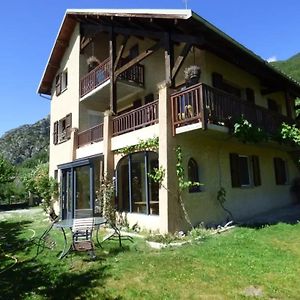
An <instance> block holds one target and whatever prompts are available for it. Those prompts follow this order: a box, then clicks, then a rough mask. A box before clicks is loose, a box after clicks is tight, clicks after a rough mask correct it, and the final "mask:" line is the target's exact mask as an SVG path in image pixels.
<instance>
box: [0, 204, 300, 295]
mask: <svg viewBox="0 0 300 300" xmlns="http://www.w3.org/2000/svg"><path fill="white" fill-rule="evenodd" d="M47 225H48V223H47V221H46V220H45V216H44V215H43V214H42V213H41V210H40V209H36V208H35V209H30V210H29V211H28V210H27V211H26V213H25V212H23V213H17V212H14V213H9V212H7V213H3V212H2V213H0V272H1V270H3V269H4V268H5V266H8V265H10V264H11V263H12V262H13V260H11V259H9V258H7V257H6V256H4V253H5V254H7V255H9V256H14V257H16V258H17V259H18V263H17V264H16V265H14V266H13V267H12V268H10V269H9V270H8V271H6V272H4V273H0V299H9V300H12V299H65V300H69V299H252V298H253V296H246V295H245V290H246V289H248V288H250V289H251V287H253V288H254V289H258V290H260V291H262V292H261V296H260V298H259V299H300V279H299V277H300V274H299V268H300V224H296V225H288V224H278V225H274V226H269V227H265V228H262V229H251V228H236V229H233V230H232V231H230V232H226V233H223V234H221V235H218V236H214V237H211V238H209V239H207V240H205V241H204V242H201V243H195V244H189V245H185V246H182V247H180V248H176V249H174V248H173V249H171V248H167V249H163V250H152V249H150V248H149V247H148V246H147V245H146V243H145V242H144V241H143V240H140V239H135V243H134V244H132V243H130V242H125V243H124V244H125V247H124V249H123V250H122V249H119V247H118V243H117V242H113V241H109V242H106V243H105V244H104V245H103V247H104V250H102V249H97V250H96V255H97V259H96V260H95V261H93V260H91V259H90V257H89V256H88V255H87V254H86V253H82V254H72V255H70V256H68V257H67V258H65V259H63V260H58V259H57V254H58V253H59V249H62V245H63V243H62V234H61V233H60V231H58V230H56V229H54V230H53V231H52V232H51V235H52V238H54V239H55V240H56V242H57V246H56V247H55V248H54V249H53V250H50V249H45V250H44V251H43V252H42V253H41V254H40V255H39V256H38V257H35V253H36V246H35V245H34V243H32V242H31V241H30V238H31V237H32V236H33V235H34V233H35V234H36V236H39V235H40V234H41V233H42V232H43V231H44V230H45V228H46V227H47ZM4 237H5V238H4Z"/></svg>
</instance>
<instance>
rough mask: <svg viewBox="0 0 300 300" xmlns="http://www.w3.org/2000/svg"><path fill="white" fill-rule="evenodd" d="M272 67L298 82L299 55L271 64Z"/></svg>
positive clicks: (299, 72)
mask: <svg viewBox="0 0 300 300" xmlns="http://www.w3.org/2000/svg"><path fill="white" fill-rule="evenodd" d="M272 65H273V66H275V67H276V68H279V69H280V70H282V71H283V72H284V73H286V74H287V75H289V76H291V77H293V78H294V79H296V80H297V81H298V82H300V53H298V54H296V55H294V56H292V57H291V58H289V59H287V60H283V61H276V62H273V63H272Z"/></svg>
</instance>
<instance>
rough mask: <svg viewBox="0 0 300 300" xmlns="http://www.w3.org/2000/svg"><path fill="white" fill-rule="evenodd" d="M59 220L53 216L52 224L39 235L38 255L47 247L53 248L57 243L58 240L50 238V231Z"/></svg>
mask: <svg viewBox="0 0 300 300" xmlns="http://www.w3.org/2000/svg"><path fill="white" fill-rule="evenodd" d="M56 222H58V217H57V216H56V218H53V219H52V221H51V224H50V225H49V226H48V227H47V229H46V230H45V231H44V232H43V234H42V235H41V236H40V237H39V239H38V241H37V242H36V245H37V250H36V256H38V255H39V254H40V253H41V252H42V251H43V250H44V249H45V248H48V249H53V248H54V246H55V245H56V242H55V241H54V240H52V239H51V238H50V235H49V233H50V231H51V230H52V228H53V226H54V224H55V223H56Z"/></svg>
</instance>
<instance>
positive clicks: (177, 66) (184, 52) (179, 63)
mask: <svg viewBox="0 0 300 300" xmlns="http://www.w3.org/2000/svg"><path fill="white" fill-rule="evenodd" d="M191 47H192V44H190V43H186V44H185V45H184V47H183V48H182V50H181V53H180V55H179V56H178V57H177V59H176V62H175V64H174V67H173V69H172V80H175V77H176V75H177V73H178V71H179V70H180V68H181V66H182V64H183V63H184V60H185V59H186V57H187V55H188V53H189V51H190V49H191Z"/></svg>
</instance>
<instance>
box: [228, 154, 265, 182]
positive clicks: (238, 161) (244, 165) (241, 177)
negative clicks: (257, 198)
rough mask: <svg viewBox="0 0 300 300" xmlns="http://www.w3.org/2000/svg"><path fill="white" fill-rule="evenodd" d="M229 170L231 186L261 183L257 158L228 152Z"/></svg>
mask: <svg viewBox="0 0 300 300" xmlns="http://www.w3.org/2000/svg"><path fill="white" fill-rule="evenodd" d="M230 171H231V183H232V187H248V186H252V185H253V186H259V185H261V177H260V167H259V158H258V156H256V155H253V156H247V155H240V154H236V153H230Z"/></svg>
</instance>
